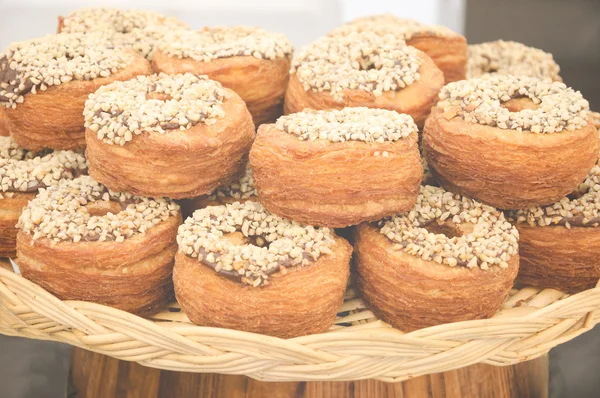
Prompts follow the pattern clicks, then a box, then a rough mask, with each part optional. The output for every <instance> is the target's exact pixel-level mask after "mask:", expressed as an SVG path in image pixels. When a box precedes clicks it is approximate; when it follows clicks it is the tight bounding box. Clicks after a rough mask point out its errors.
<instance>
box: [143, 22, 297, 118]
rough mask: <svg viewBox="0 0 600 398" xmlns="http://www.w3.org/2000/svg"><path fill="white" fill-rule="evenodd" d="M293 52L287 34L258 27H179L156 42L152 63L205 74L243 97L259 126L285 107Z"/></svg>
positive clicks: (156, 68)
mask: <svg viewBox="0 0 600 398" xmlns="http://www.w3.org/2000/svg"><path fill="white" fill-rule="evenodd" d="M293 51H294V48H293V47H292V44H291V43H290V42H289V40H288V39H287V37H285V35H283V34H280V33H271V32H267V31H264V30H263V29H259V28H251V27H245V26H235V27H214V28H204V29H202V30H200V31H184V30H180V31H174V32H171V33H169V34H167V35H165V37H164V38H163V39H161V40H159V41H158V42H157V44H156V51H155V55H154V59H153V60H152V68H153V69H154V71H155V72H164V73H167V74H170V75H173V74H176V73H185V72H192V73H196V74H202V75H208V77H209V78H211V79H213V80H216V81H218V82H220V83H221V84H223V86H224V87H227V88H230V89H232V90H233V91H235V92H236V93H238V95H239V96H240V97H242V99H243V100H244V102H246V106H247V107H248V110H249V111H250V114H251V115H252V118H253V119H254V124H255V125H256V126H258V125H260V124H262V123H267V122H271V123H272V122H274V121H275V120H276V119H277V118H278V117H279V116H281V114H282V112H283V94H284V92H285V87H286V86H287V82H288V79H289V70H290V59H291V56H292V53H293Z"/></svg>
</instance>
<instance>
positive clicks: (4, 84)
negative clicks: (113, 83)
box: [0, 33, 133, 108]
mask: <svg viewBox="0 0 600 398" xmlns="http://www.w3.org/2000/svg"><path fill="white" fill-rule="evenodd" d="M132 60H133V54H130V53H129V52H128V51H126V50H124V49H122V48H114V47H113V45H112V44H111V43H110V41H108V40H107V39H106V38H105V37H104V36H103V35H101V34H93V35H84V34H81V33H74V34H60V35H52V36H46V37H43V38H39V39H34V40H29V41H23V42H19V43H13V44H11V45H10V46H9V47H8V49H7V50H6V51H5V52H4V53H2V54H0V104H1V105H2V106H4V107H6V108H10V107H12V108H16V106H17V105H18V104H20V103H22V102H23V101H24V98H23V96H24V95H26V94H28V93H32V94H35V93H36V92H38V91H46V90H47V89H48V87H51V86H58V85H61V84H65V83H68V82H70V81H72V80H92V79H95V78H100V77H108V76H110V75H111V74H113V73H115V72H117V71H118V70H120V69H123V68H124V67H126V66H127V65H128V64H130V63H131V62H132Z"/></svg>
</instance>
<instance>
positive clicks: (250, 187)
mask: <svg viewBox="0 0 600 398" xmlns="http://www.w3.org/2000/svg"><path fill="white" fill-rule="evenodd" d="M254 196H258V192H257V190H256V186H255V185H254V178H253V177H252V168H251V167H250V163H247V164H246V170H245V172H244V175H243V176H242V177H240V179H239V180H237V181H234V182H233V183H231V184H230V185H224V186H221V187H219V188H217V189H216V190H215V191H213V192H212V193H211V194H210V195H208V199H209V200H219V198H234V199H238V200H246V199H250V198H252V197H254Z"/></svg>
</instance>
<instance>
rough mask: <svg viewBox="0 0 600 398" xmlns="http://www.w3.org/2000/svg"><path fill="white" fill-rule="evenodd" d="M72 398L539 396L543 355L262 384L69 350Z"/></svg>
mask: <svg viewBox="0 0 600 398" xmlns="http://www.w3.org/2000/svg"><path fill="white" fill-rule="evenodd" d="M71 380H72V384H73V387H74V390H75V394H76V397H77V398H263V397H268V398H338V397H340V398H342V397H343V398H345V397H353V398H383V397H385V398H421V397H428V398H475V397H481V398H492V397H494V398H505V397H506V398H509V397H510V398H513V397H514V398H527V397H532V398H538V397H539V398H544V397H547V396H548V356H547V355H546V356H544V357H541V358H538V359H535V360H533V361H529V362H524V363H521V364H518V365H514V366H507V367H494V366H489V365H473V366H469V367H466V368H463V369H459V370H454V371H450V372H445V373H438V374H433V375H427V376H422V377H417V378H414V379H412V380H408V381H405V382H402V383H394V384H388V383H383V382H379V381H374V380H362V381H354V382H300V383H296V382H294V383H265V382H259V381H256V380H253V379H250V378H247V377H244V376H230V375H218V374H196V373H179V372H170V371H164V370H163V371H161V370H158V369H152V368H146V367H144V366H141V365H138V364H136V363H129V362H123V361H119V360H117V359H113V358H109V357H106V356H104V355H100V354H95V353H92V352H89V351H85V350H82V349H79V348H73V355H72V364H71Z"/></svg>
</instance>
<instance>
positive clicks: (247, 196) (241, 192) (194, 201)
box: [178, 163, 258, 218]
mask: <svg viewBox="0 0 600 398" xmlns="http://www.w3.org/2000/svg"><path fill="white" fill-rule="evenodd" d="M247 200H252V201H258V192H257V191H256V186H255V185H254V178H253V176H252V168H251V167H250V163H248V164H246V170H245V171H244V174H243V175H242V176H241V177H240V178H239V179H237V180H235V181H233V182H232V183H231V184H227V185H222V186H220V187H218V188H217V189H215V190H214V191H212V192H211V193H209V194H208V195H202V196H198V197H195V198H191V199H182V200H180V201H178V203H179V205H180V206H181V213H182V214H183V218H187V217H189V216H191V215H192V214H193V213H194V212H195V211H196V210H199V209H204V208H205V207H208V206H219V205H224V204H229V203H234V202H245V201H247Z"/></svg>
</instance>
